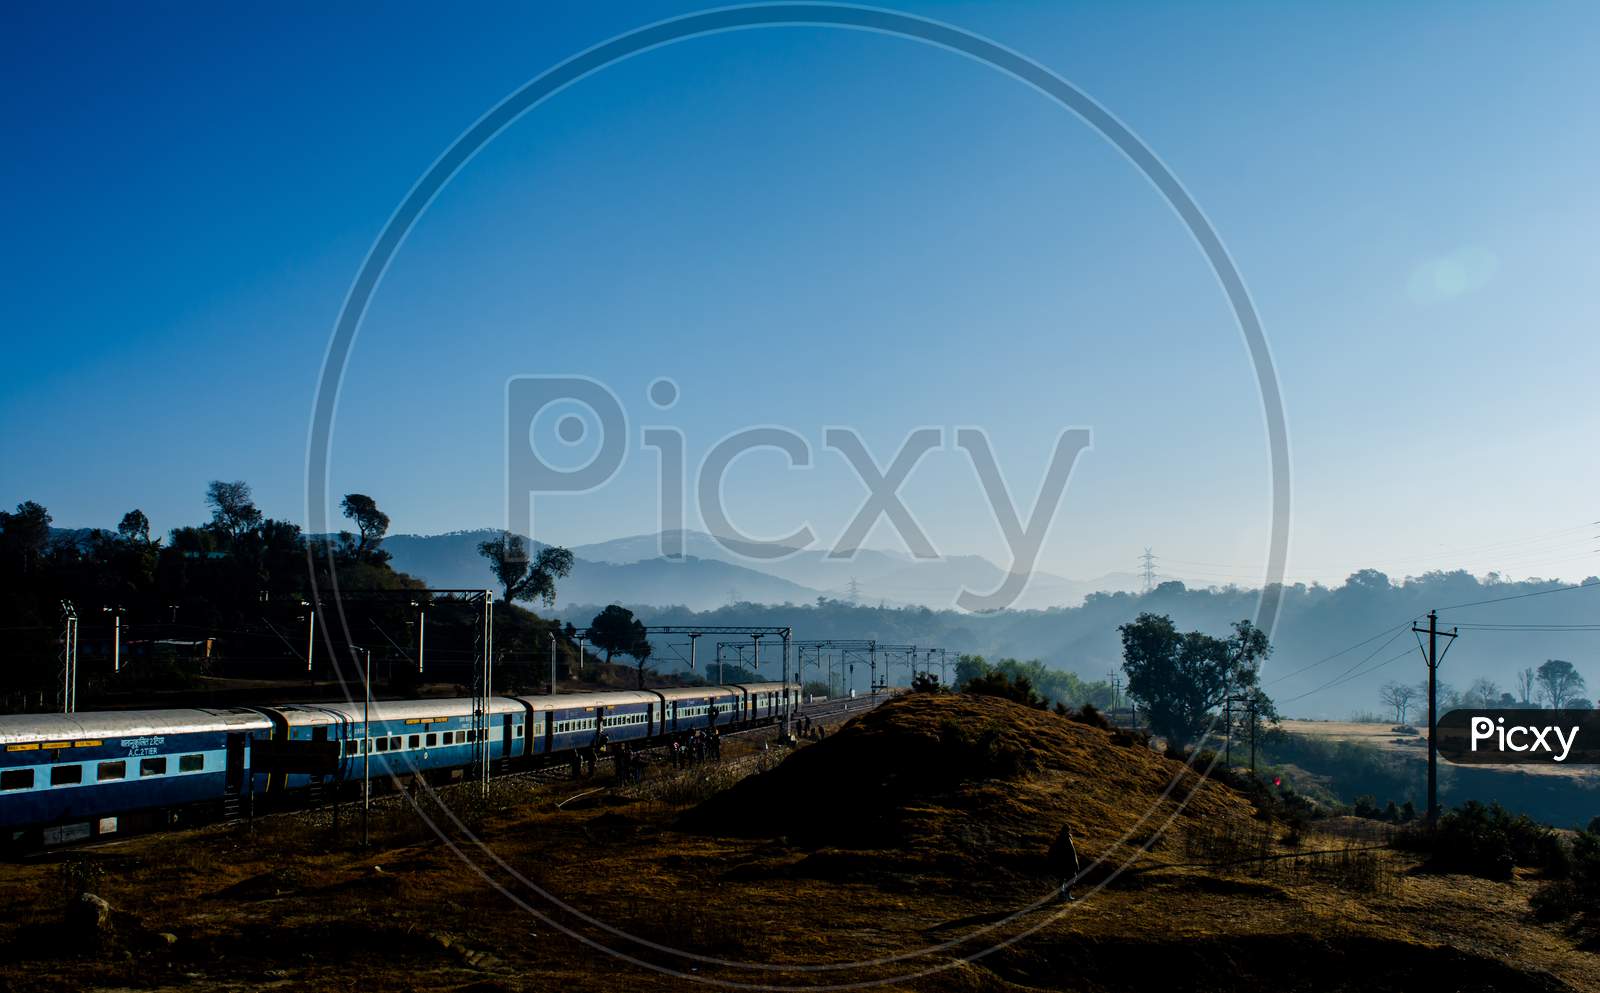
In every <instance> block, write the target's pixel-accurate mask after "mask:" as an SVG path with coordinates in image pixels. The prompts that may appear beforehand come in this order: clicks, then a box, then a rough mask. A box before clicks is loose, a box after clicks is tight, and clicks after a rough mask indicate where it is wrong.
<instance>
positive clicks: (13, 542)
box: [0, 500, 51, 574]
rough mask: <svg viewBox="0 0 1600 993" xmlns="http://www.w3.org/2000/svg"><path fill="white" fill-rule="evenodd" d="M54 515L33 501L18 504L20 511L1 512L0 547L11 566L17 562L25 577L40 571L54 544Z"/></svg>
mask: <svg viewBox="0 0 1600 993" xmlns="http://www.w3.org/2000/svg"><path fill="white" fill-rule="evenodd" d="M50 521H51V517H50V512H49V511H48V510H45V509H44V507H43V506H42V505H40V504H37V503H34V502H33V501H32V500H24V501H22V502H21V503H19V504H17V512H16V513H14V514H8V513H6V512H5V511H0V547H3V548H4V549H5V552H4V554H5V557H6V560H7V562H8V563H10V562H15V563H16V564H17V566H18V571H20V572H22V573H23V574H27V573H30V572H32V571H33V570H34V569H36V568H38V565H39V560H40V559H42V558H43V557H44V551H45V548H47V547H48V546H49V544H50Z"/></svg>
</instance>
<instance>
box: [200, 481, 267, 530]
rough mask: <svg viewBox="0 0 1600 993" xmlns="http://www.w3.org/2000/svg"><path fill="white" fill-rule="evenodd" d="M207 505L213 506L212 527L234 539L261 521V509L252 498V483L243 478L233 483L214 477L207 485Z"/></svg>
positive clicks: (252, 528)
mask: <svg viewBox="0 0 1600 993" xmlns="http://www.w3.org/2000/svg"><path fill="white" fill-rule="evenodd" d="M206 506H208V507H210V508H211V525H212V527H214V528H216V529H217V530H218V531H219V532H221V533H222V534H225V535H227V536H228V537H229V538H232V539H233V540H234V541H238V540H239V539H241V538H243V537H244V536H245V535H246V534H249V533H250V531H252V530H254V529H255V527H256V526H257V525H258V524H260V523H261V511H260V510H258V509H256V505H255V503H254V501H253V499H252V498H251V495H250V484H249V483H246V482H245V481H244V480H242V479H236V480H234V481H233V482H231V483H225V482H223V481H222V480H220V479H213V480H212V481H211V485H209V486H207V487H206Z"/></svg>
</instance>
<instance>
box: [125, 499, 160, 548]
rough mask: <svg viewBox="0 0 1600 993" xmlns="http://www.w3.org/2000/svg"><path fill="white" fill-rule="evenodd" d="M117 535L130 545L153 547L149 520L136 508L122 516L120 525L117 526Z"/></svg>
mask: <svg viewBox="0 0 1600 993" xmlns="http://www.w3.org/2000/svg"><path fill="white" fill-rule="evenodd" d="M117 534H119V535H121V536H122V540H123V541H125V542H127V543H128V544H130V545H146V546H148V545H153V544H155V543H154V542H152V541H151V540H150V518H148V517H146V516H144V511H142V510H139V509H137V508H135V509H133V510H130V511H128V512H127V513H126V514H123V515H122V523H120V524H118V525H117Z"/></svg>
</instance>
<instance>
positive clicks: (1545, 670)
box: [1537, 659, 1584, 710]
mask: <svg viewBox="0 0 1600 993" xmlns="http://www.w3.org/2000/svg"><path fill="white" fill-rule="evenodd" d="M1537 678H1538V681H1539V695H1540V696H1541V697H1543V698H1544V699H1545V701H1546V702H1547V703H1549V704H1550V709H1552V710H1560V709H1561V708H1562V707H1564V706H1566V703H1567V701H1568V700H1570V699H1572V698H1573V697H1576V696H1577V695H1578V694H1580V693H1582V692H1583V690H1584V685H1583V677H1582V676H1580V675H1578V670H1577V669H1576V668H1574V667H1573V665H1572V663H1571V662H1567V661H1565V660H1563V659H1550V660H1548V661H1547V662H1545V664H1544V665H1541V666H1540V667H1539V672H1538V676H1537Z"/></svg>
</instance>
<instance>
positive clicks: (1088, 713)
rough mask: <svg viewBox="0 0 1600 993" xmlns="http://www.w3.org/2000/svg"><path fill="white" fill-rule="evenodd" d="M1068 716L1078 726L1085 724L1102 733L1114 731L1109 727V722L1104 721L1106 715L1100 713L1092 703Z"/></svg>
mask: <svg viewBox="0 0 1600 993" xmlns="http://www.w3.org/2000/svg"><path fill="white" fill-rule="evenodd" d="M1069 716H1070V717H1071V718H1072V719H1073V720H1075V721H1077V722H1078V723H1079V724H1087V725H1089V726H1090V727H1092V728H1099V729H1100V730H1102V731H1112V730H1115V729H1114V728H1113V727H1112V726H1111V722H1110V721H1108V720H1106V715H1105V714H1102V713H1100V708H1098V707H1096V706H1095V705H1094V704H1092V703H1086V704H1084V705H1083V707H1082V708H1081V709H1080V710H1078V712H1077V713H1072V714H1069Z"/></svg>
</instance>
